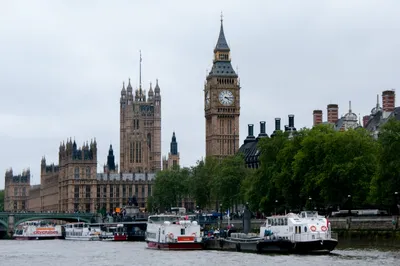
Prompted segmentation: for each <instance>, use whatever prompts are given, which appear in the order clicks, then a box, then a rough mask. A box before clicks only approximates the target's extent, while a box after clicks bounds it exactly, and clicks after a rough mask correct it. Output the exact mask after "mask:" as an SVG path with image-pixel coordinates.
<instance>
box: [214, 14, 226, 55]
mask: <svg viewBox="0 0 400 266" xmlns="http://www.w3.org/2000/svg"><path fill="white" fill-rule="evenodd" d="M216 51H230V49H229V46H228V43H227V41H226V39H225V34H224V25H223V24H222V20H221V28H220V30H219V36H218V41H217V45H216V46H215V49H214V52H216Z"/></svg>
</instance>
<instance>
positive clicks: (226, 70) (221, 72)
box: [208, 61, 237, 78]
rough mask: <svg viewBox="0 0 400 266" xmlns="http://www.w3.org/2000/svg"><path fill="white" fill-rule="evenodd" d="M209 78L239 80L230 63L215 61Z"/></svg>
mask: <svg viewBox="0 0 400 266" xmlns="http://www.w3.org/2000/svg"><path fill="white" fill-rule="evenodd" d="M208 76H209V77H213V76H214V77H216V76H218V77H234V78H237V74H236V72H235V70H234V69H233V67H232V65H231V62H229V61H215V62H214V64H213V67H212V69H211V71H210V73H209V75H208Z"/></svg>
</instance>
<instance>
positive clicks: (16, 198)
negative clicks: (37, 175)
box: [4, 169, 31, 212]
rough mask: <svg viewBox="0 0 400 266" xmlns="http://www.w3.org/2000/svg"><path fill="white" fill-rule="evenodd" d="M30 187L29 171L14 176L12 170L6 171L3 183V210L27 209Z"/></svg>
mask: <svg viewBox="0 0 400 266" xmlns="http://www.w3.org/2000/svg"><path fill="white" fill-rule="evenodd" d="M30 186H31V173H30V170H29V169H28V170H24V171H23V172H22V174H20V175H14V174H13V170H12V169H10V170H8V171H6V174H5V183H4V210H5V211H13V212H17V211H24V210H26V209H27V208H28V206H27V205H28V202H27V200H28V196H29V189H30Z"/></svg>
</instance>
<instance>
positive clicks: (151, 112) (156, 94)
mask: <svg viewBox="0 0 400 266" xmlns="http://www.w3.org/2000/svg"><path fill="white" fill-rule="evenodd" d="M159 170H161V95H160V87H159V85H158V80H157V81H156V86H155V88H154V91H153V88H152V85H151V83H150V88H149V92H148V97H147V98H146V91H143V90H142V85H141V84H140V87H139V89H136V91H135V95H133V93H132V85H131V82H130V80H129V82H128V86H127V88H126V89H125V85H123V86H122V91H121V99H120V171H121V172H122V173H154V172H156V171H159Z"/></svg>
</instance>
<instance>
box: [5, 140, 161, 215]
mask: <svg viewBox="0 0 400 266" xmlns="http://www.w3.org/2000/svg"><path fill="white" fill-rule="evenodd" d="M96 169H97V143H96V141H93V142H91V143H90V144H89V143H86V144H83V146H82V147H77V145H76V142H75V141H72V140H68V141H67V142H66V143H65V144H64V143H62V144H61V145H60V149H59V165H54V164H50V165H47V164H46V159H45V158H44V157H43V158H42V161H41V184H40V185H39V186H32V187H31V186H30V183H29V179H26V178H24V176H27V173H26V172H24V173H23V174H22V175H20V176H17V177H18V178H17V177H15V178H14V179H15V180H14V182H11V183H10V181H12V180H13V179H12V178H11V179H10V177H11V176H12V171H9V172H7V174H6V185H5V187H6V191H7V193H8V191H14V188H17V190H16V191H17V196H15V197H14V196H13V195H12V196H13V197H11V198H10V199H9V200H11V203H10V204H11V205H13V204H14V202H15V204H16V206H17V207H16V208H15V210H19V211H21V210H29V211H35V212H76V211H79V212H92V213H93V212H97V211H99V210H102V211H107V212H113V211H115V208H117V207H123V206H124V205H126V204H127V203H128V200H129V198H131V197H135V198H136V200H137V203H138V205H139V207H142V208H145V207H146V200H147V197H148V196H150V195H151V194H152V184H153V181H154V178H155V174H154V173H118V172H117V170H116V169H117V165H116V164H115V161H114V156H113V150H112V146H110V150H109V154H108V157H107V165H106V166H105V169H107V171H106V172H104V173H96ZM28 175H29V172H28ZM26 180H28V181H26ZM21 181H22V182H21ZM23 188H25V196H24V197H23V198H22V194H21V193H23ZM7 195H8V194H7ZM6 199H7V198H6ZM22 202H26V203H22ZM11 205H10V206H11ZM7 206H8V205H7ZM10 210H13V209H10Z"/></svg>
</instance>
